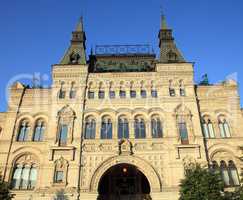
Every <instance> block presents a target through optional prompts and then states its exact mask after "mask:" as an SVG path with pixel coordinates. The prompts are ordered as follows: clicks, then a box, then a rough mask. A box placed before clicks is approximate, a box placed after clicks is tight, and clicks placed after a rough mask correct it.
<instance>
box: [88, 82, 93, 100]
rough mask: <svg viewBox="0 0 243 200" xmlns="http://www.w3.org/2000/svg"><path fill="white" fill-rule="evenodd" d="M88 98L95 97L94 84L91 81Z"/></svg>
mask: <svg viewBox="0 0 243 200" xmlns="http://www.w3.org/2000/svg"><path fill="white" fill-rule="evenodd" d="M88 98H89V99H94V98H95V93H94V84H93V83H92V82H90V83H89V88H88Z"/></svg>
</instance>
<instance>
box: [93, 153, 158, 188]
mask: <svg viewBox="0 0 243 200" xmlns="http://www.w3.org/2000/svg"><path fill="white" fill-rule="evenodd" d="M117 164H130V165H134V166H136V167H137V169H138V170H139V171H141V172H142V173H143V174H144V175H145V177H146V178H147V179H148V182H149V184H150V186H151V192H160V191H161V188H162V182H161V180H160V177H159V175H158V173H157V172H156V171H155V169H154V168H153V167H152V166H151V165H150V164H149V163H148V162H146V161H145V160H143V159H141V158H138V157H136V156H114V157H112V158H109V159H107V160H106V161H104V162H103V163H102V164H101V165H100V166H99V167H98V168H97V169H96V170H95V172H94V174H93V176H92V178H91V181H90V191H91V192H94V193H97V192H98V186H99V182H100V180H101V178H102V176H103V175H104V174H105V172H106V171H107V170H108V169H109V168H111V167H112V166H115V165H117Z"/></svg>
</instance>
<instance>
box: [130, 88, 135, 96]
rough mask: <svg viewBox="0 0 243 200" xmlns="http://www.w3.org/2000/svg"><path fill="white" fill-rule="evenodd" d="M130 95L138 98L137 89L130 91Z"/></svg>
mask: <svg viewBox="0 0 243 200" xmlns="http://www.w3.org/2000/svg"><path fill="white" fill-rule="evenodd" d="M130 97H131V98H136V91H135V90H131V91H130Z"/></svg>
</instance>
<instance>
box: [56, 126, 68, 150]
mask: <svg viewBox="0 0 243 200" xmlns="http://www.w3.org/2000/svg"><path fill="white" fill-rule="evenodd" d="M67 138H68V125H67V124H61V125H60V126H59V136H58V145H59V146H66V145H67Z"/></svg>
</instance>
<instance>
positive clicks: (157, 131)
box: [151, 118, 163, 138]
mask: <svg viewBox="0 0 243 200" xmlns="http://www.w3.org/2000/svg"><path fill="white" fill-rule="evenodd" d="M151 131H152V138H162V137H163V129H162V125H161V121H160V119H159V118H152V120H151Z"/></svg>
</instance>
